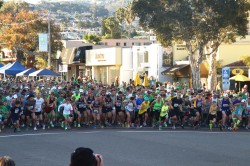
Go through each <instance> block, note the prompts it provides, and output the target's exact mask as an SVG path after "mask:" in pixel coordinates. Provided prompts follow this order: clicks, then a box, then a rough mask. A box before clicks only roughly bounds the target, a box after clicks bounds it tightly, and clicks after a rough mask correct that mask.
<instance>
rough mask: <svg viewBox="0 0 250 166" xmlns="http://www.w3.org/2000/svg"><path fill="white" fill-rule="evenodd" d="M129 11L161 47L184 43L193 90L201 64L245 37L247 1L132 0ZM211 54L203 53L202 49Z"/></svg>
mask: <svg viewBox="0 0 250 166" xmlns="http://www.w3.org/2000/svg"><path fill="white" fill-rule="evenodd" d="M132 11H133V13H134V15H135V16H137V17H139V24H140V25H141V26H142V27H143V28H144V29H145V30H153V32H154V33H155V34H156V36H157V39H158V40H159V41H160V42H161V44H162V45H163V46H169V45H172V44H173V43H174V42H178V41H184V42H185V44H186V47H187V51H188V55H189V61H190V65H191V69H192V80H193V81H192V82H193V87H194V88H199V87H201V86H200V64H201V63H202V59H203V57H204V56H206V55H212V54H214V53H215V52H216V51H217V49H218V47H219V45H220V44H221V43H222V42H228V43H232V42H235V41H236V37H237V36H241V37H244V36H245V35H246V34H247V24H248V19H247V18H248V11H249V1H248V0H178V1H177V0H135V1H134V2H133V5H132ZM207 47H208V48H211V49H207V50H210V52H208V53H207V52H205V48H207Z"/></svg>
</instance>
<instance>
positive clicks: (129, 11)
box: [125, 2, 135, 38]
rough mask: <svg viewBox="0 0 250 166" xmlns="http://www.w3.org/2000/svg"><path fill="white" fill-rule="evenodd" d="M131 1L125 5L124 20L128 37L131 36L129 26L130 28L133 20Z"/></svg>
mask: <svg viewBox="0 0 250 166" xmlns="http://www.w3.org/2000/svg"><path fill="white" fill-rule="evenodd" d="M132 7H133V6H132V3H131V2H130V3H129V4H128V6H126V7H125V21H126V23H127V25H128V28H129V29H128V36H129V38H130V37H131V28H132V23H133V21H134V20H135V15H134V13H133V10H132Z"/></svg>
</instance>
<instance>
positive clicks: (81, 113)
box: [76, 94, 89, 127]
mask: <svg viewBox="0 0 250 166" xmlns="http://www.w3.org/2000/svg"><path fill="white" fill-rule="evenodd" d="M76 108H77V116H78V119H77V121H78V127H81V119H82V118H83V117H84V122H85V123H86V122H87V120H88V116H89V115H88V112H87V101H86V99H85V97H84V94H81V96H80V98H79V99H78V100H77V101H76Z"/></svg>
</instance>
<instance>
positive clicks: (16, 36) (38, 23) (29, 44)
mask: <svg viewBox="0 0 250 166" xmlns="http://www.w3.org/2000/svg"><path fill="white" fill-rule="evenodd" d="M0 20H1V21H2V24H1V26H0V40H1V42H0V43H1V45H2V46H5V47H8V48H9V49H11V50H12V51H13V52H14V53H16V55H17V58H18V59H19V60H21V59H23V58H24V59H25V63H26V65H30V64H29V63H30V59H34V57H33V56H34V52H35V51H37V50H38V34H39V33H44V32H47V31H48V21H46V20H43V19H42V17H40V16H39V14H38V12H32V11H29V10H20V11H18V12H16V13H15V14H13V13H12V12H10V13H9V12H5V13H0ZM59 32H60V29H59V27H58V26H56V25H55V23H54V22H53V21H52V22H51V53H52V55H55V54H56V53H57V51H58V50H62V48H63V44H62V42H61V41H60V40H61V36H60V34H59ZM41 55H43V56H44V57H43V58H46V54H44V53H41ZM23 56H24V57H23Z"/></svg>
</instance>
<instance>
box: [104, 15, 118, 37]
mask: <svg viewBox="0 0 250 166" xmlns="http://www.w3.org/2000/svg"><path fill="white" fill-rule="evenodd" d="M106 34H110V35H111V37H112V38H113V39H120V38H121V27H120V25H119V22H118V21H117V19H116V18H115V17H107V18H104V19H103V20H102V35H103V36H105V35H106Z"/></svg>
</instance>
